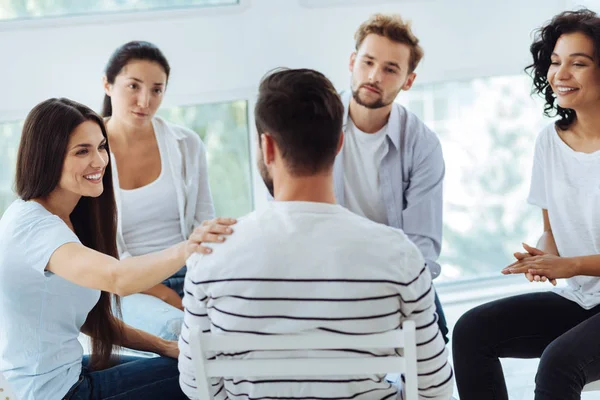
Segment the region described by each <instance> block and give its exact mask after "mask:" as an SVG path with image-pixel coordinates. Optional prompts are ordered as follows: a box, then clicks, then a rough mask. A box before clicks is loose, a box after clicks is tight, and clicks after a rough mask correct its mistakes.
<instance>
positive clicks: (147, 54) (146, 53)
mask: <svg viewBox="0 0 600 400" xmlns="http://www.w3.org/2000/svg"><path fill="white" fill-rule="evenodd" d="M134 60H145V61H152V62H155V63H158V64H159V65H160V66H161V67H162V68H163V69H164V71H165V74H167V81H168V80H169V74H170V73H171V67H170V66H169V62H168V61H167V58H166V57H165V55H164V54H163V53H162V51H160V49H159V48H158V47H156V46H155V45H153V44H152V43H150V42H144V41H139V40H135V41H132V42H128V43H125V44H124V45H122V46H121V47H119V48H118V49H116V50H115V52H114V53H113V54H112V56H110V59H109V60H108V63H107V64H106V68H105V69H104V75H105V76H106V80H107V81H108V83H111V84H112V83H115V79H116V77H117V75H119V73H120V72H121V70H122V69H123V68H124V67H125V66H126V65H127V64H128V63H129V62H130V61H134ZM102 116H103V117H110V116H112V103H111V101H110V97H109V96H108V95H107V94H105V95H104V102H103V103H102Z"/></svg>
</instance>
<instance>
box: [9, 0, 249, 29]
mask: <svg viewBox="0 0 600 400" xmlns="http://www.w3.org/2000/svg"><path fill="white" fill-rule="evenodd" d="M250 1H251V0H238V4H233V5H222V6H193V5H192V6H188V7H184V8H175V9H155V10H124V11H110V12H103V11H100V12H97V13H94V14H86V15H81V14H75V15H60V16H48V17H35V18H20V19H0V32H6V31H13V30H31V29H47V28H65V27H70V26H82V25H107V24H108V25H110V24H119V23H130V22H131V21H132V20H133V19H134V18H135V21H136V22H140V21H153V20H165V19H179V18H195V17H203V16H213V15H232V14H240V13H242V12H244V11H245V10H246V9H248V7H249V6H250Z"/></svg>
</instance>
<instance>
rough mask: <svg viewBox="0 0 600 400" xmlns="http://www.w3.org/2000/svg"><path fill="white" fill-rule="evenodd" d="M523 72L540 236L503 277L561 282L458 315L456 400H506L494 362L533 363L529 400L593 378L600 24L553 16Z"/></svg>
mask: <svg viewBox="0 0 600 400" xmlns="http://www.w3.org/2000/svg"><path fill="white" fill-rule="evenodd" d="M531 53H532V55H533V63H532V64H531V65H530V66H529V67H527V69H528V70H530V72H531V75H532V77H533V85H534V92H536V93H538V94H540V95H542V96H543V97H544V98H545V99H546V106H545V107H544V112H545V114H546V115H548V116H558V119H557V120H556V121H555V122H554V123H552V124H551V125H550V126H548V127H547V128H545V129H544V130H543V131H542V132H541V133H540V135H539V136H538V139H537V142H536V147H535V156H534V161H533V174H532V179H531V189H530V193H529V198H528V201H529V203H531V204H534V205H536V206H538V207H540V208H541V209H542V216H543V221H544V233H543V234H542V236H541V238H540V240H539V241H538V243H537V246H536V247H531V246H528V245H526V244H524V245H523V247H524V249H525V251H524V252H517V253H515V258H516V261H515V262H514V263H513V264H511V265H509V266H508V267H506V268H505V269H504V270H502V273H504V274H525V276H526V277H527V279H528V280H529V281H546V280H550V281H551V282H552V283H553V284H556V279H561V278H566V279H567V283H568V286H567V287H564V288H560V289H554V291H549V292H538V293H530V294H524V295H520V296H514V297H509V298H505V299H501V300H498V301H494V302H491V303H488V304H484V305H482V306H479V307H477V308H474V309H472V310H470V311H469V312H467V313H466V314H464V315H463V316H462V317H461V318H460V320H459V321H458V323H457V324H456V327H455V328H454V335H453V338H452V341H453V346H452V348H453V354H454V368H455V373H456V382H457V386H458V390H459V393H460V398H461V400H483V399H485V400H494V399H496V400H497V399H508V394H507V390H506V385H505V382H504V377H503V374H502V366H501V364H500V360H499V358H504V357H510V358H538V357H539V358H540V364H539V367H538V371H537V374H536V377H535V399H536V400H548V399H556V400H570V399H580V398H581V392H582V389H583V387H584V386H585V384H586V383H588V382H591V381H595V380H598V379H600V337H599V336H598V332H600V315H599V314H600V305H599V304H600V278H599V277H600V208H599V205H600V18H599V17H598V15H596V14H595V13H594V12H592V11H589V10H580V11H568V12H563V13H561V14H559V15H557V16H555V17H554V18H553V19H552V21H551V22H550V23H549V24H548V25H546V26H544V27H543V28H541V29H540V30H539V31H538V34H537V37H536V39H535V42H534V43H533V44H532V45H531Z"/></svg>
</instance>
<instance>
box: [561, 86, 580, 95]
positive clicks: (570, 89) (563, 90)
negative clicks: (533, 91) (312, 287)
mask: <svg viewBox="0 0 600 400" xmlns="http://www.w3.org/2000/svg"><path fill="white" fill-rule="evenodd" d="M577 90H579V89H577V88H573V87H557V88H556V93H557V94H569V93H573V92H576V91H577Z"/></svg>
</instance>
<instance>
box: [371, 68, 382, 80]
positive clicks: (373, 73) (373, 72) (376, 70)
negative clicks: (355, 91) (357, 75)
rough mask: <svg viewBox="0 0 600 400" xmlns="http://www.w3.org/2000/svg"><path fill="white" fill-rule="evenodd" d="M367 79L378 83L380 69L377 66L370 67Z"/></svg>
mask: <svg viewBox="0 0 600 400" xmlns="http://www.w3.org/2000/svg"><path fill="white" fill-rule="evenodd" d="M369 81H370V82H371V83H379V82H380V81H381V71H380V70H379V68H378V67H375V68H373V69H371V71H370V72H369Z"/></svg>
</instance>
